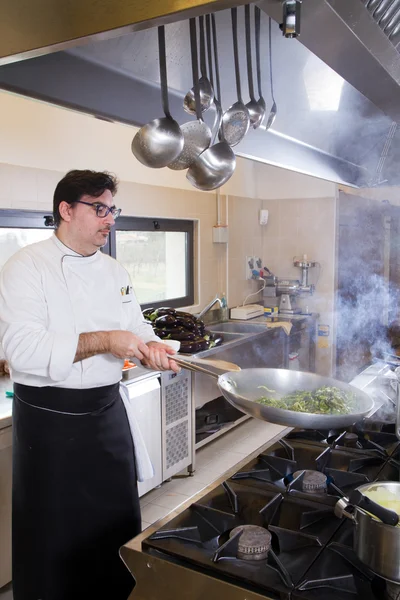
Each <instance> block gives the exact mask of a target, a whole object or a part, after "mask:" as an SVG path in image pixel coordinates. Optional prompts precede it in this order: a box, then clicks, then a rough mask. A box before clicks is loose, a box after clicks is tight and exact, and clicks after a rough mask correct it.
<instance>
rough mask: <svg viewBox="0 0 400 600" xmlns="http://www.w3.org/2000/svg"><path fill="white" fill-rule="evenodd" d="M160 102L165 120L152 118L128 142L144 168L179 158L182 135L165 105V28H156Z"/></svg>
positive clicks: (157, 165)
mask: <svg viewBox="0 0 400 600" xmlns="http://www.w3.org/2000/svg"><path fill="white" fill-rule="evenodd" d="M158 53H159V60H160V83H161V99H162V106H163V110H164V114H165V117H162V118H161V119H153V121H150V123H147V125H144V126H143V127H141V128H140V129H139V131H138V132H137V134H136V135H135V137H134V138H133V140H132V146H131V148H132V152H133V154H134V156H135V157H136V158H137V159H138V160H139V161H140V162H141V163H142V164H143V165H146V167H152V168H153V169H160V168H162V167H166V166H167V165H168V164H169V163H171V162H172V161H173V160H175V159H176V158H177V156H179V154H180V153H181V152H182V149H183V143H184V139H183V135H182V132H181V129H180V127H179V125H178V123H177V122H176V121H175V120H174V119H173V118H172V117H171V113H170V112H169V103H168V83H167V59H166V53H165V29H164V26H163V25H161V26H160V27H159V28H158Z"/></svg>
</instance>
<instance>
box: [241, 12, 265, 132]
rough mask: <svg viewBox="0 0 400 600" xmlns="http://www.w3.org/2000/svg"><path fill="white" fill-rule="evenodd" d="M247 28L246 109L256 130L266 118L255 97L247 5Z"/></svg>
mask: <svg viewBox="0 0 400 600" xmlns="http://www.w3.org/2000/svg"><path fill="white" fill-rule="evenodd" d="M244 16H245V26H246V58H247V81H248V85H249V96H250V102H248V103H247V104H246V108H247V110H248V111H249V115H250V124H251V125H252V126H253V128H254V129H257V128H258V127H260V125H261V122H262V120H263V118H264V114H265V107H264V108H263V106H262V104H260V103H259V102H257V100H256V99H255V97H254V83H253V63H252V58H251V53H252V50H251V30H250V4H246V6H245V7H244Z"/></svg>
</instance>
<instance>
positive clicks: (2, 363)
mask: <svg viewBox="0 0 400 600" xmlns="http://www.w3.org/2000/svg"><path fill="white" fill-rule="evenodd" d="M9 374H10V369H9V367H8V363H7V361H6V360H0V377H5V376H6V375H9Z"/></svg>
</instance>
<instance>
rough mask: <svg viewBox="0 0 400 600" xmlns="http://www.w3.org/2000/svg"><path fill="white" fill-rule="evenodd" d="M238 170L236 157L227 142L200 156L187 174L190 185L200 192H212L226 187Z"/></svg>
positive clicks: (220, 143)
mask: <svg viewBox="0 0 400 600" xmlns="http://www.w3.org/2000/svg"><path fill="white" fill-rule="evenodd" d="M235 168H236V157H235V153H234V152H233V150H232V148H230V146H229V145H228V144H227V143H226V142H219V143H218V144H214V146H211V148H208V149H207V150H205V152H203V153H202V154H200V156H199V157H198V158H197V159H196V160H195V161H194V163H193V164H192V166H191V167H190V168H189V170H188V172H187V173H186V177H187V179H188V180H189V181H190V183H191V184H192V185H193V186H194V187H196V188H197V189H199V190H204V191H211V190H215V189H217V188H219V187H221V185H224V183H226V182H227V181H228V179H230V178H231V177H232V175H233V173H234V171H235Z"/></svg>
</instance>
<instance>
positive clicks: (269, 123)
mask: <svg viewBox="0 0 400 600" xmlns="http://www.w3.org/2000/svg"><path fill="white" fill-rule="evenodd" d="M271 24H272V20H271V17H269V22H268V32H269V36H268V47H269V82H270V86H271V97H272V106H271V110H270V111H269V116H268V120H267V124H266V125H265V129H266V130H268V129H269V128H270V127H272V125H273V122H274V121H275V117H276V113H277V111H278V109H277V107H276V102H275V96H274V84H273V79H272V34H271V29H272V28H271Z"/></svg>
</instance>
